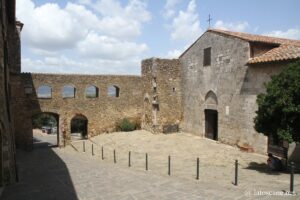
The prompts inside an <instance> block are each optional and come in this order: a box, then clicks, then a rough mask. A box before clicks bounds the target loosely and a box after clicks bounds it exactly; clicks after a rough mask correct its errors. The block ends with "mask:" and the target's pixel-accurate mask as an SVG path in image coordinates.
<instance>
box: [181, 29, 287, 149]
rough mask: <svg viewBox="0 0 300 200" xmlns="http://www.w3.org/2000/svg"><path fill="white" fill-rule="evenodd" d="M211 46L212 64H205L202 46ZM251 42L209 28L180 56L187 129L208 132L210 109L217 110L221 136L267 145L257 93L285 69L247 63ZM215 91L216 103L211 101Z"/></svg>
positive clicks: (236, 141) (227, 140) (249, 146)
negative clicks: (258, 127) (257, 124)
mask: <svg viewBox="0 0 300 200" xmlns="http://www.w3.org/2000/svg"><path fill="white" fill-rule="evenodd" d="M208 47H211V65H210V66H203V51H204V49H205V48H208ZM250 51H251V50H250V45H249V43H248V42H246V41H243V40H240V39H237V38H233V37H226V36H221V35H218V34H216V33H211V32H206V33H205V34H204V35H202V36H201V38H200V39H199V40H198V41H197V42H196V43H195V44H194V45H193V46H192V47H191V48H190V49H189V50H188V51H186V52H185V53H184V54H183V55H182V56H181V57H180V62H181V63H182V68H183V74H182V76H183V77H182V91H183V111H184V112H183V113H184V118H183V119H184V120H183V127H184V130H185V131H187V132H191V133H194V134H197V135H201V136H204V133H205V114H204V110H205V109H214V110H217V112H218V140H219V141H221V142H224V143H228V144H231V145H238V146H240V147H242V148H247V149H250V150H254V151H256V152H259V153H265V152H266V151H267V138H266V137H265V136H263V135H262V134H259V133H257V132H256V131H255V130H254V128H253V126H254V123H253V118H254V116H255V110H256V109H257V104H256V95H257V94H258V93H260V92H263V91H264V90H263V88H264V86H263V83H264V82H266V81H268V80H270V75H272V74H276V73H278V72H279V71H280V70H281V68H282V67H281V65H280V66H277V65H273V64H270V66H268V65H264V66H247V61H248V60H249V58H250V53H251V52H250ZM210 94H214V95H215V96H216V103H215V105H212V104H211V103H209V98H208V96H210Z"/></svg>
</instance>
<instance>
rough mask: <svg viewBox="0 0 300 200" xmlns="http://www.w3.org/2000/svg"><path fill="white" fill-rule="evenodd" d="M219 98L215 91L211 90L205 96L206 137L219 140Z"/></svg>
mask: <svg viewBox="0 0 300 200" xmlns="http://www.w3.org/2000/svg"><path fill="white" fill-rule="evenodd" d="M217 108H218V99H217V95H216V94H215V93H214V92H213V91H209V92H208V93H207V94H206V96H205V104H204V116H205V137H206V138H209V139H212V140H218V109H217Z"/></svg>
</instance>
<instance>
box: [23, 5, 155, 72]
mask: <svg viewBox="0 0 300 200" xmlns="http://www.w3.org/2000/svg"><path fill="white" fill-rule="evenodd" d="M17 17H18V19H19V20H20V21H22V22H23V23H24V24H25V26H24V28H23V31H22V34H21V35H22V43H23V48H22V49H23V50H24V49H25V51H26V54H23V55H26V57H24V56H23V58H22V61H23V63H22V67H23V68H24V69H25V71H28V70H32V71H34V72H40V71H41V72H44V71H45V70H46V71H48V72H51V71H56V72H64V73H67V72H76V73H77V72H80V73H86V72H87V70H91V71H90V72H93V73H94V72H96V73H101V70H103V73H109V72H111V73H113V70H115V71H116V73H118V72H120V73H121V72H122V73H123V72H126V71H127V70H128V73H133V72H134V73H137V72H139V70H138V71H137V70H136V68H135V67H139V66H140V63H139V62H140V60H141V57H142V56H144V53H145V52H147V50H148V47H147V45H146V44H145V43H140V42H136V40H137V37H138V36H139V35H140V34H141V32H142V27H143V25H144V23H146V22H148V21H150V20H151V13H150V12H149V11H148V10H147V4H146V3H144V2H143V1H142V0H129V1H128V3H126V4H121V3H120V2H119V1H117V0H97V1H93V0H78V1H77V3H70V2H68V3H67V5H66V6H65V7H60V6H59V5H58V4H51V3H45V4H42V5H40V6H36V5H35V4H34V2H33V0H17ZM64 54H65V55H66V56H59V55H64ZM37 57H38V58H39V59H36V58H37ZM102 65H103V66H102ZM93 66H97V67H96V68H95V67H93ZM107 66H110V67H109V68H107ZM121 66H123V67H124V69H123V71H122V69H121ZM126 68H128V69H126ZM42 69H43V70H42ZM100 69H101V70H100ZM132 69H134V70H132ZM49 70H51V71H49Z"/></svg>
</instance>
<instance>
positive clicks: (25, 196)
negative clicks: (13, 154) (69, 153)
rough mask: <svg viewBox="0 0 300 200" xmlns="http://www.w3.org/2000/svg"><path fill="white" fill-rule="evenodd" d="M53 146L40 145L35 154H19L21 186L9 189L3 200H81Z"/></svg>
mask: <svg viewBox="0 0 300 200" xmlns="http://www.w3.org/2000/svg"><path fill="white" fill-rule="evenodd" d="M51 145H52V144H49V143H47V142H41V141H39V143H38V144H34V150H33V151H31V152H26V151H23V150H17V163H18V170H19V183H16V184H13V185H9V186H6V187H5V189H4V192H3V194H2V197H1V199H3V200H4V199H5V200H17V199H20V200H39V199H41V200H48V199H49V200H50V199H53V200H54V199H55V200H56V199H57V200H58V199H62V200H69V199H70V200H71V199H72V200H76V199H78V197H77V194H76V191H75V188H74V186H73V183H72V180H71V177H70V174H69V171H68V168H67V166H66V165H65V163H64V161H63V160H62V159H61V158H60V157H59V156H58V155H57V154H56V153H55V151H54V148H51V147H50V146H51Z"/></svg>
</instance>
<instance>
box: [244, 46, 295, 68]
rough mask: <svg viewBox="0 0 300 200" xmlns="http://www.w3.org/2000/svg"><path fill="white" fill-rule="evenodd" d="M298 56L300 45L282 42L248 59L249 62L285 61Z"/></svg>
mask: <svg viewBox="0 0 300 200" xmlns="http://www.w3.org/2000/svg"><path fill="white" fill-rule="evenodd" d="M299 58H300V46H294V45H286V44H282V45H280V46H279V47H276V48H273V49H271V50H269V51H267V52H266V53H264V54H262V55H260V56H257V57H254V58H252V59H250V60H249V61H248V63H249V64H255V63H264V62H274V61H285V60H293V59H299Z"/></svg>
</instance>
